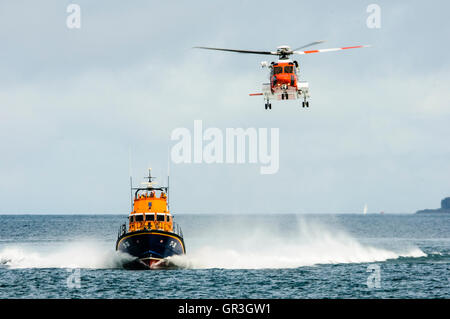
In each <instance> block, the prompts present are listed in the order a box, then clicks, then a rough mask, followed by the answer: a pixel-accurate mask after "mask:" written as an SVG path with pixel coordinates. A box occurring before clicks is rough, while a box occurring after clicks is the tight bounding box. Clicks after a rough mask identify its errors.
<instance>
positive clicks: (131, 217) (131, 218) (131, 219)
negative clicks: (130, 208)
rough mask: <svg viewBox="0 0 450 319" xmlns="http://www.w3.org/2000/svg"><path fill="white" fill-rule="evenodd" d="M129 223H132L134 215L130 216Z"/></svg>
mask: <svg viewBox="0 0 450 319" xmlns="http://www.w3.org/2000/svg"><path fill="white" fill-rule="evenodd" d="M130 223H134V215H133V216H130Z"/></svg>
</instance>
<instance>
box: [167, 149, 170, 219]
mask: <svg viewBox="0 0 450 319" xmlns="http://www.w3.org/2000/svg"><path fill="white" fill-rule="evenodd" d="M169 153H170V152H169V148H167V210H168V211H169V212H170V197H169V189H170V188H169V177H170V156H169Z"/></svg>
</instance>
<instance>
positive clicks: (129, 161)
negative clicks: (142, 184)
mask: <svg viewBox="0 0 450 319" xmlns="http://www.w3.org/2000/svg"><path fill="white" fill-rule="evenodd" d="M128 173H129V175H130V208H131V210H130V212H132V211H133V177H132V175H133V171H132V168H131V146H130V148H129V149H128Z"/></svg>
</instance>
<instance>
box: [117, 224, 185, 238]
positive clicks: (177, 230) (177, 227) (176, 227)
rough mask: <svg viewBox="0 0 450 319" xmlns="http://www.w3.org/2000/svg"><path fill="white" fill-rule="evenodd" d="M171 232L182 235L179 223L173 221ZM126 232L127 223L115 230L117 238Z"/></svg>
mask: <svg viewBox="0 0 450 319" xmlns="http://www.w3.org/2000/svg"><path fill="white" fill-rule="evenodd" d="M157 229H160V228H159V227H158V228H157ZM161 229H162V228H161ZM172 232H173V233H175V234H177V235H178V236H180V237H183V231H182V230H181V227H180V225H178V224H177V223H176V222H175V221H174V222H173V230H172ZM126 233H127V225H126V224H122V225H120V227H119V230H118V232H117V238H119V237H121V236H123V235H125V234H126Z"/></svg>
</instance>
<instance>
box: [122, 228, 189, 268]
mask: <svg viewBox="0 0 450 319" xmlns="http://www.w3.org/2000/svg"><path fill="white" fill-rule="evenodd" d="M116 250H118V251H121V252H124V253H127V254H129V255H131V256H133V257H136V259H134V260H133V261H131V262H127V263H126V264H124V265H123V267H124V268H126V269H153V268H174V265H170V264H168V263H167V262H166V261H165V258H167V257H170V256H174V255H183V254H185V253H186V249H185V246H184V240H183V238H182V237H181V236H179V235H177V234H175V233H171V232H165V231H161V230H143V231H135V232H129V233H125V234H123V235H122V236H120V237H119V238H118V239H117V243H116Z"/></svg>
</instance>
